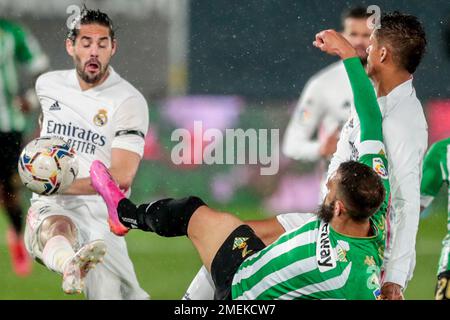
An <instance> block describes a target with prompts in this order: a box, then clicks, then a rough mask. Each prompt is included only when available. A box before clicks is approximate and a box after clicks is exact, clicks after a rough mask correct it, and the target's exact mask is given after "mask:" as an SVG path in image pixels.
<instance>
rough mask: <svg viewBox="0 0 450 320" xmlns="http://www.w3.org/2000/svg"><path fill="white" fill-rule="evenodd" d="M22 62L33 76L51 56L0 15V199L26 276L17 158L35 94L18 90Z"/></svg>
mask: <svg viewBox="0 0 450 320" xmlns="http://www.w3.org/2000/svg"><path fill="white" fill-rule="evenodd" d="M19 65H21V66H24V67H26V69H27V71H28V74H30V76H32V77H37V76H39V75H40V74H41V73H42V72H44V71H46V70H47V69H48V67H49V63H48V58H47V56H46V55H44V54H43V53H42V51H41V49H40V47H39V44H38V42H37V41H36V39H35V38H34V37H33V35H32V34H31V33H30V32H29V31H28V30H27V29H26V28H24V27H23V26H21V25H19V24H17V23H15V22H12V21H9V20H6V19H2V18H0V145H1V146H2V152H1V153H0V167H1V168H2V170H0V199H1V200H2V203H1V204H2V205H3V207H4V209H5V213H6V214H7V215H8V218H9V221H10V224H11V227H10V228H9V229H8V233H7V242H8V247H9V251H10V255H11V261H12V266H13V270H14V272H15V273H16V274H17V275H19V276H26V275H28V274H29V273H30V272H31V266H32V264H31V262H32V260H31V259H30V258H29V256H28V254H27V252H26V250H25V245H24V243H23V233H22V229H23V224H24V223H23V222H24V221H23V220H24V219H23V218H24V214H23V211H22V208H21V205H20V197H19V188H18V183H17V181H18V179H17V161H18V159H19V154H20V148H21V144H22V133H23V131H24V130H25V117H24V113H26V112H27V111H29V109H30V107H31V106H32V103H30V100H32V99H29V98H33V96H35V94H33V93H32V90H31V89H30V90H28V91H27V93H26V94H23V95H21V93H20V92H19V91H20V89H21V88H20V85H19V70H18V66H19ZM19 96H20V97H19ZM27 98H28V99H27ZM34 99H37V98H34Z"/></svg>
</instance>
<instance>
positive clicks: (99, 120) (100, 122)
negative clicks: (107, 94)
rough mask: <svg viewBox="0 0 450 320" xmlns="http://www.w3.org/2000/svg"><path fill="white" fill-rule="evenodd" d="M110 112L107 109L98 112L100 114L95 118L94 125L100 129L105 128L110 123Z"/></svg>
mask: <svg viewBox="0 0 450 320" xmlns="http://www.w3.org/2000/svg"><path fill="white" fill-rule="evenodd" d="M107 113H108V111H106V110H105V109H100V110H98V113H97V114H96V115H95V116H94V124H95V125H96V126H98V127H103V126H104V125H105V124H106V123H107V122H108V115H107Z"/></svg>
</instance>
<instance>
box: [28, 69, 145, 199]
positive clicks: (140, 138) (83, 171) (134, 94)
mask: <svg viewBox="0 0 450 320" xmlns="http://www.w3.org/2000/svg"><path fill="white" fill-rule="evenodd" d="M36 93H37V96H38V97H39V101H40V104H41V107H42V114H43V119H42V124H41V132H40V135H41V136H58V137H61V138H63V139H64V140H65V141H67V142H68V143H69V145H70V146H71V147H73V148H74V149H75V151H76V153H77V157H78V161H79V173H78V176H77V178H84V177H89V168H90V165H91V163H92V162H93V161H94V160H100V161H102V162H103V163H104V164H105V165H106V166H107V167H109V166H110V164H111V149H112V148H119V149H124V150H128V151H132V152H135V153H137V154H139V155H140V156H141V157H142V155H143V151H144V137H145V135H146V133H147V129H148V106H147V102H146V100H145V98H144V97H143V96H142V94H141V93H140V92H139V91H138V90H136V89H135V88H134V87H133V86H132V85H131V84H130V83H128V82H127V81H126V80H124V79H122V78H121V77H120V76H119V75H118V74H117V73H116V72H115V71H114V70H113V68H111V67H110V74H109V76H108V77H107V79H106V80H105V81H104V82H103V83H102V84H101V85H99V86H97V87H94V88H92V89H89V90H85V91H82V90H81V88H80V85H79V82H78V79H77V75H76V71H75V69H72V70H64V71H53V72H48V73H46V74H43V75H41V76H40V77H39V78H38V80H37V81H36ZM61 197H64V198H65V199H67V198H71V197H75V196H63V195H54V196H38V195H34V196H33V199H36V198H45V200H50V199H58V198H61ZM74 199H76V201H80V199H85V200H88V199H90V200H94V199H95V200H97V199H98V200H99V201H101V198H100V196H76V198H74Z"/></svg>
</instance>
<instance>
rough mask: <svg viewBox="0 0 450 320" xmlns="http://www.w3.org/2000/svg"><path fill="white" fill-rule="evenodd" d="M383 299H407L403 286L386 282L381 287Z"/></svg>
mask: <svg viewBox="0 0 450 320" xmlns="http://www.w3.org/2000/svg"><path fill="white" fill-rule="evenodd" d="M381 299H382V300H405V298H404V297H403V292H402V287H401V286H400V285H398V284H396V283H392V282H386V283H385V284H383V286H382V287H381Z"/></svg>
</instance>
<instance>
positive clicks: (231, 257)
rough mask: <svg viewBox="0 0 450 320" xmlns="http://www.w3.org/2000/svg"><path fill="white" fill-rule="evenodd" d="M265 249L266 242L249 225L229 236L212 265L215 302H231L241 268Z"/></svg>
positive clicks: (240, 227) (241, 227)
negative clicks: (235, 281)
mask: <svg viewBox="0 0 450 320" xmlns="http://www.w3.org/2000/svg"><path fill="white" fill-rule="evenodd" d="M264 248H265V244H264V242H262V240H261V239H260V238H258V236H257V235H256V234H255V232H254V231H253V229H252V228H250V227H249V226H248V225H242V226H239V227H238V228H237V229H236V230H234V231H233V232H232V233H231V234H230V235H229V236H228V238H227V239H226V240H225V242H224V243H223V244H222V246H221V247H220V248H219V250H218V251H217V253H216V256H215V257H214V259H213V261H212V263H211V277H212V279H213V281H214V285H215V287H216V291H215V293H214V299H215V300H231V285H232V283H233V277H234V275H235V273H236V271H237V270H238V268H239V266H240V265H241V264H242V262H243V261H244V260H245V259H247V258H248V257H249V256H251V255H252V254H254V253H256V252H258V251H260V250H262V249H264Z"/></svg>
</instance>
